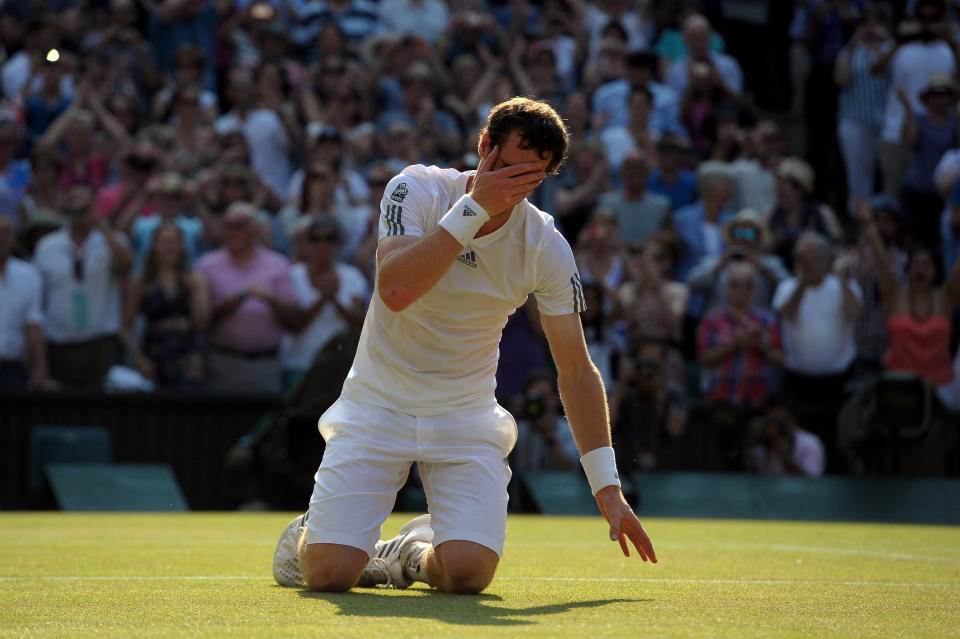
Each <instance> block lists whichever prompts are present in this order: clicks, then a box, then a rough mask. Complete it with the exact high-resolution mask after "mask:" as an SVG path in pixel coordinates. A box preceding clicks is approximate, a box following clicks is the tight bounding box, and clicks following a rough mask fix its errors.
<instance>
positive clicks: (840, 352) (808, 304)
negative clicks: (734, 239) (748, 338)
mask: <svg viewBox="0 0 960 639" xmlns="http://www.w3.org/2000/svg"><path fill="white" fill-rule="evenodd" d="M794 262H795V264H796V269H795V272H796V276H795V277H791V278H788V279H785V280H783V281H782V282H780V285H779V286H778V287H777V291H776V293H775V294H774V296H773V307H774V309H776V311H777V312H778V313H779V314H780V321H781V326H782V328H783V346H784V354H785V366H786V372H785V374H784V379H783V389H784V390H785V391H787V392H788V393H790V394H791V395H792V396H793V397H794V398H796V400H797V403H798V406H803V407H804V410H805V411H806V412H805V414H804V415H801V418H802V420H801V422H802V423H803V424H804V426H805V427H806V428H809V429H810V430H812V431H813V432H814V433H816V434H817V435H818V436H819V437H820V438H821V439H822V440H823V441H824V442H825V443H826V445H827V446H828V459H829V460H830V461H829V466H830V470H831V471H836V470H839V468H838V467H837V463H838V457H837V451H836V443H835V442H836V425H837V424H836V421H837V414H838V412H839V410H840V406H841V405H842V403H843V401H844V399H845V393H846V391H845V386H846V383H847V382H848V381H849V379H850V374H851V365H852V364H853V361H854V359H855V358H856V354H857V351H856V342H855V341H854V334H853V329H854V326H855V324H856V321H857V318H858V317H859V316H860V311H861V307H862V299H863V296H862V294H861V292H860V287H859V286H858V285H857V283H856V282H855V281H853V280H848V279H847V278H846V277H844V276H843V275H842V274H841V276H840V277H838V276H837V275H835V274H834V273H831V272H830V268H831V265H832V263H833V247H832V246H831V244H830V241H829V240H828V239H827V238H826V237H824V236H823V235H821V234H819V233H816V232H812V231H807V232H805V233H803V234H802V235H801V236H800V237H799V238H798V239H797V242H796V246H795V247H794Z"/></svg>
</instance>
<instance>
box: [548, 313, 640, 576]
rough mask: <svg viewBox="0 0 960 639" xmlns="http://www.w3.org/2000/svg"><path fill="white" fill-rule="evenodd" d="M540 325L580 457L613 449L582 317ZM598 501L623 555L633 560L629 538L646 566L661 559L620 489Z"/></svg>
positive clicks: (609, 490) (551, 319)
mask: <svg viewBox="0 0 960 639" xmlns="http://www.w3.org/2000/svg"><path fill="white" fill-rule="evenodd" d="M540 321H541V323H542V324H543V332H544V333H545V334H546V336H547V342H548V343H549V344H550V352H551V353H552V354H553V361H554V363H555V364H556V365H557V372H558V380H557V382H558V387H559V388H560V399H561V400H562V401H563V407H564V410H565V411H566V414H567V421H568V422H569V423H570V429H571V430H572V431H573V438H574V439H575V440H576V442H577V448H579V449H580V454H581V455H583V454H586V453H588V452H590V451H592V450H596V449H599V448H603V447H606V446H610V419H609V416H608V414H607V399H606V396H605V394H604V389H603V381H602V380H601V378H600V373H599V372H598V371H597V367H596V366H594V365H593V362H592V361H591V360H590V355H589V353H588V352H587V344H586V341H585V340H584V338H583V326H582V325H581V324H580V316H579V315H577V314H576V313H571V314H569V315H542V314H541V316H540ZM596 499H597V506H598V507H599V508H600V512H601V513H602V514H603V516H604V518H605V519H606V520H607V522H608V523H609V524H610V539H611V540H613V541H619V542H620V549H621V550H622V551H623V554H624V555H626V556H627V557H629V556H630V550H629V548H628V546H627V539H630V541H631V542H633V546H634V548H636V549H637V552H638V553H639V554H640V557H641V558H642V559H643V560H644V561H647V560H648V559H649V560H650V561H652V562H656V561H657V555H656V553H655V552H654V550H653V544H652V543H651V542H650V537H649V536H647V533H646V532H645V531H644V530H643V526H641V525H640V521H639V520H638V519H637V516H636V515H635V514H634V512H633V510H632V509H631V508H630V505H629V504H627V500H626V499H624V497H623V493H622V492H620V487H619V486H617V485H615V484H611V485H609V486H606V487H604V488H601V489H600V490H599V491H598V492H597V494H596Z"/></svg>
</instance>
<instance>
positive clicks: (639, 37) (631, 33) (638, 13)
mask: <svg viewBox="0 0 960 639" xmlns="http://www.w3.org/2000/svg"><path fill="white" fill-rule="evenodd" d="M571 4H572V5H573V10H574V12H575V14H576V17H577V19H578V21H579V23H580V24H581V25H583V27H584V28H585V29H586V31H587V35H588V36H589V38H590V40H589V48H588V55H589V56H591V57H592V56H595V55H596V52H597V49H598V48H599V46H600V42H601V40H602V39H603V33H604V31H606V30H607V29H608V28H609V26H610V25H611V24H614V25H616V26H617V27H618V28H619V29H621V30H622V31H623V32H624V34H626V40H625V44H626V48H627V50H629V51H640V50H642V49H649V48H650V45H651V44H652V41H653V20H652V19H651V17H650V16H649V15H648V11H649V3H647V2H636V1H635V0H601V1H600V2H597V3H592V2H584V1H583V0H576V1H575V2H572V3H571Z"/></svg>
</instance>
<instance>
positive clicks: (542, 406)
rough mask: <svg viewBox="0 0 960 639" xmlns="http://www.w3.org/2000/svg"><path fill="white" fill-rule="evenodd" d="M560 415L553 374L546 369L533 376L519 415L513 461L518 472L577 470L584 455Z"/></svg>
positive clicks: (512, 464)
mask: <svg viewBox="0 0 960 639" xmlns="http://www.w3.org/2000/svg"><path fill="white" fill-rule="evenodd" d="M559 411H560V397H559V395H558V394H557V387H556V383H555V382H554V377H553V374H552V373H551V372H550V371H548V370H545V369H540V370H536V371H533V372H531V373H530V374H529V375H528V376H527V382H526V384H525V388H524V396H523V404H522V406H521V408H520V410H519V415H518V418H519V419H518V421H517V445H516V446H515V447H514V450H513V454H512V455H511V457H510V466H511V467H512V468H513V470H514V471H515V472H518V473H522V472H525V471H538V470H574V469H575V468H576V464H577V462H578V460H579V459H580V453H579V452H577V444H576V442H575V441H574V440H573V433H572V432H571V431H570V425H569V424H567V420H566V418H564V417H563V416H562V415H560V412H559Z"/></svg>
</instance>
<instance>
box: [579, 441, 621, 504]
mask: <svg viewBox="0 0 960 639" xmlns="http://www.w3.org/2000/svg"><path fill="white" fill-rule="evenodd" d="M580 464H581V465H583V472H585V473H586V474H587V481H588V482H590V492H592V493H593V495H594V497H596V495H597V493H598V492H600V489H601V488H605V487H607V486H617V487H619V486H620V476H619V475H617V460H616V457H614V454H613V447H611V446H603V447H602V448H594V449H593V450H591V451H590V452H589V453H587V454H585V455H584V456H583V457H581V458H580Z"/></svg>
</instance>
